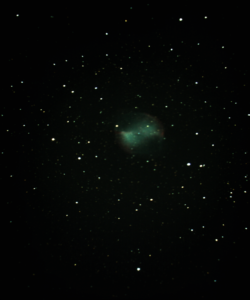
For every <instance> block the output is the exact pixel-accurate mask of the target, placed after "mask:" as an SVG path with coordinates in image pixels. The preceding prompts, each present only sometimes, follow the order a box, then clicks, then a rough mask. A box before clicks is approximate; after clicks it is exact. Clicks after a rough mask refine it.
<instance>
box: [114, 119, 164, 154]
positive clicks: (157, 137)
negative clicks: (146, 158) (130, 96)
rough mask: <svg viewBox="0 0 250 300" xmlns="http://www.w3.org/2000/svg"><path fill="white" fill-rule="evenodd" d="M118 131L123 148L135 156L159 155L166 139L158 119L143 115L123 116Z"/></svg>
mask: <svg viewBox="0 0 250 300" xmlns="http://www.w3.org/2000/svg"><path fill="white" fill-rule="evenodd" d="M116 131H117V133H118V134H119V135H118V141H119V144H120V146H121V148H122V149H123V150H125V151H126V152H128V153H133V154H147V155H148V154H151V153H152V154H153V153H157V152H158V151H159V150H160V146H161V142H162V139H163V137H164V130H163V128H162V126H161V123H160V122H159V121H158V120H157V118H155V117H152V116H150V115H149V114H143V113H130V114H125V115H122V116H121V118H120V121H119V122H118V125H117V128H116Z"/></svg>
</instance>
